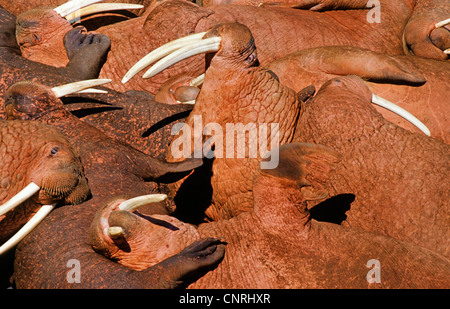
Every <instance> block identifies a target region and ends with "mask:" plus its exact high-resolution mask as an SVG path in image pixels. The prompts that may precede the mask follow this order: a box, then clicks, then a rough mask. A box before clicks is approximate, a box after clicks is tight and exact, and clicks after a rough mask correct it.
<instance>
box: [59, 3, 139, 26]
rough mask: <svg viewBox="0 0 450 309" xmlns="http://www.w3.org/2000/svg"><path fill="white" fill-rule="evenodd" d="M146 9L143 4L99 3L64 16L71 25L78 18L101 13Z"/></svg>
mask: <svg viewBox="0 0 450 309" xmlns="http://www.w3.org/2000/svg"><path fill="white" fill-rule="evenodd" d="M142 8H144V6H143V5H141V4H130V3H97V4H92V5H89V6H87V7H84V8H81V9H79V10H77V11H75V12H73V13H70V14H68V15H66V16H64V18H65V19H67V21H68V22H69V23H73V22H75V21H76V20H77V19H78V18H80V17H82V16H86V15H91V14H95V13H101V12H109V11H118V10H139V9H142Z"/></svg>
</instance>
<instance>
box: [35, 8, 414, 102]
mask: <svg viewBox="0 0 450 309" xmlns="http://www.w3.org/2000/svg"><path fill="white" fill-rule="evenodd" d="M411 11H412V8H410V7H408V6H407V5H406V4H404V3H403V2H399V3H395V4H390V5H389V6H386V9H385V10H384V11H383V16H384V21H383V23H379V24H377V23H368V22H367V19H366V15H367V13H366V12H365V11H348V12H343V11H329V12H324V13H317V12H310V11H303V10H292V9H290V8H259V7H251V6H232V7H231V6H213V7H210V8H202V7H198V6H197V5H195V4H193V3H190V2H187V1H180V0H175V1H163V2H160V3H155V4H152V5H151V6H150V7H149V8H148V10H147V11H146V12H145V14H144V15H142V16H140V17H138V18H135V19H131V20H128V21H124V22H121V23H117V24H113V25H110V26H105V27H101V28H99V29H97V31H98V32H99V33H102V34H105V35H107V36H108V37H109V38H110V39H111V42H112V43H111V45H112V47H111V51H110V53H109V55H108V60H107V62H106V64H105V65H104V67H103V69H102V72H101V74H100V77H101V78H110V79H112V80H113V81H114V82H113V83H112V84H111V87H112V88H113V89H115V90H118V91H125V90H127V89H134V90H146V91H148V92H150V93H152V94H155V93H156V92H157V91H158V89H159V87H160V86H161V85H162V84H163V83H164V82H165V81H167V80H168V79H169V78H171V77H174V76H176V75H179V74H181V73H186V72H188V73H189V74H191V75H193V76H198V75H200V74H201V73H203V72H204V69H205V59H204V57H203V56H196V57H192V58H191V59H187V60H185V61H181V62H180V63H178V64H176V65H175V66H174V67H173V68H171V69H169V70H166V71H165V72H163V73H161V74H158V75H156V76H154V77H153V78H150V79H149V80H145V81H143V80H141V79H139V78H133V79H131V80H130V81H129V82H128V83H126V84H122V83H121V82H120V81H121V79H122V77H123V76H124V75H125V73H126V72H127V71H128V70H129V69H130V68H131V67H132V66H133V65H134V64H135V63H136V62H137V61H138V60H139V59H141V58H142V57H143V56H145V55H146V54H147V53H149V52H150V51H152V50H153V49H155V48H157V47H159V46H161V45H162V44H164V43H167V42H168V41H171V40H173V39H176V38H179V37H181V36H185V35H187V34H191V33H194V32H201V31H207V30H209V29H210V28H211V27H213V26H214V25H216V24H218V23H223V22H234V21H236V22H240V23H243V24H245V25H247V26H248V27H249V28H250V29H251V31H252V32H253V34H254V37H255V41H256V44H257V45H258V46H260V51H259V61H260V62H261V64H262V65H264V64H267V63H270V62H271V61H273V60H275V59H277V58H280V57H282V56H284V55H287V54H289V53H292V52H295V51H297V50H300V49H305V48H311V47H316V46H324V45H355V46H361V47H364V48H369V49H372V50H375V51H379V52H385V53H389V54H401V53H403V49H402V42H401V34H402V31H403V28H404V26H405V24H406V22H407V20H408V18H409V15H410V14H411ZM44 15H46V14H41V15H40V17H41V18H40V19H38V20H39V21H40V22H41V23H42V25H45V26H47V25H50V24H52V22H51V21H45V22H44V20H43V19H42V18H43V17H44ZM50 15H51V14H50ZM180 16H183V18H180ZM60 19H61V20H62V18H60ZM281 20H282V21H283V22H282V23H281V22H278V21H281ZM171 21H173V22H175V21H176V24H174V25H171V24H170V22H171ZM63 22H64V20H63ZM55 23H57V22H55ZM266 24H270V25H271V27H267V26H266ZM62 29H66V28H65V27H63V28H62ZM356 29H357V31H356ZM278 33H285V35H283V36H279V35H278ZM317 33H320V34H321V35H317ZM356 33H357V34H356ZM143 37H145V39H143ZM293 38H295V40H293ZM42 40H43V39H42ZM59 44H60V43H59ZM56 46H57V45H56V43H55V47H54V48H57V47H56ZM51 50H52V49H50V48H47V49H45V50H42V51H41V52H50V51H51ZM57 54H58V53H56V52H51V55H50V54H48V56H46V57H41V58H42V59H52V61H53V63H47V64H50V65H55V64H56V63H57V62H58V63H59V62H63V63H64V61H67V60H66V59H55V55H57Z"/></svg>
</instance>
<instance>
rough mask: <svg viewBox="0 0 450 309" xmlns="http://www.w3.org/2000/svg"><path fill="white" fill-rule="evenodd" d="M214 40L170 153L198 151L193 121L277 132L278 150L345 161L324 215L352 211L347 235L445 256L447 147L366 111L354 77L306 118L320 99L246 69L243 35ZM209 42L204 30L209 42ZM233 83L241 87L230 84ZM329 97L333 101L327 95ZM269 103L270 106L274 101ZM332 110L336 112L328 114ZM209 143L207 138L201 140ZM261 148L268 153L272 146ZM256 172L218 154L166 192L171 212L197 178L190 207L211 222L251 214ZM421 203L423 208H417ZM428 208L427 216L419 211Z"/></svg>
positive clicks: (228, 28)
mask: <svg viewBox="0 0 450 309" xmlns="http://www.w3.org/2000/svg"><path fill="white" fill-rule="evenodd" d="M215 31H219V32H220V31H221V32H220V33H221V37H222V46H223V48H222V49H219V51H218V52H217V53H216V55H215V56H214V57H213V58H212V60H211V66H210V67H209V69H208V71H207V73H206V75H205V83H204V85H203V87H202V90H201V92H200V94H199V96H198V98H197V103H196V105H195V106H194V109H193V111H192V112H191V114H190V116H189V117H188V119H187V120H186V125H189V126H190V128H191V134H190V135H189V134H183V133H182V132H181V131H180V134H179V135H178V136H175V137H174V140H173V142H172V145H171V147H172V146H173V145H174V143H175V141H177V145H178V144H180V145H183V144H182V143H180V141H184V140H185V139H186V140H187V139H191V145H194V144H195V140H194V136H193V134H194V133H192V132H194V116H196V115H197V116H199V115H201V116H202V123H203V126H205V125H206V124H207V123H211V122H214V123H218V124H219V125H220V126H221V127H222V128H226V124H227V123H242V124H244V125H246V124H249V123H278V124H279V143H280V144H286V143H291V142H309V143H318V144H323V145H325V146H328V147H330V148H332V149H334V150H336V151H338V152H339V153H341V154H345V155H346V156H345V157H344V159H343V161H342V164H340V165H339V168H337V169H336V171H337V172H336V174H335V176H333V177H334V178H332V179H333V181H335V182H333V185H332V186H331V188H335V191H332V196H333V197H335V200H332V201H331V202H330V203H331V204H333V203H335V204H337V205H336V206H334V207H330V208H329V209H330V210H329V211H334V210H331V209H333V208H334V209H335V210H336V209H344V208H345V207H349V205H350V204H351V209H350V211H349V212H348V213H346V217H347V220H346V222H347V224H349V225H350V226H355V227H359V228H363V229H365V230H369V231H373V232H380V233H383V234H385V235H388V236H391V237H395V238H398V239H403V240H405V241H411V242H412V243H415V244H417V245H421V246H424V247H426V248H429V249H431V250H434V251H437V252H440V253H441V254H443V255H446V256H448V254H449V253H448V244H447V242H446V239H448V233H449V231H448V228H447V227H446V224H445V222H446V220H447V222H448V210H447V207H446V205H445V202H444V201H446V200H447V199H446V198H445V196H446V195H447V194H448V186H447V183H446V181H445V180H444V179H446V178H447V177H448V172H449V169H448V154H449V151H448V150H449V149H448V145H447V144H445V143H443V142H441V141H438V140H436V139H433V138H429V137H427V136H425V135H424V134H422V133H412V132H409V131H406V130H405V129H403V128H400V127H398V126H396V125H394V124H393V123H391V122H389V121H387V120H386V119H384V118H383V117H382V116H381V115H380V114H379V113H378V112H376V111H375V109H374V108H373V107H371V97H372V93H371V92H370V90H369V88H367V86H366V85H365V84H364V83H363V82H362V81H361V79H356V78H355V77H353V78H350V81H349V85H347V84H344V83H342V88H341V87H340V86H339V85H340V84H339V83H338V82H337V81H338V80H337V79H336V80H335V84H336V86H335V87H331V86H330V85H329V86H328V88H327V89H328V90H327V91H325V90H324V91H323V92H322V93H329V94H327V95H325V94H324V95H323V96H322V97H324V99H322V102H324V103H323V105H324V107H321V108H324V109H325V110H318V111H317V112H316V113H315V114H314V115H313V116H311V112H309V113H308V114H306V111H308V110H311V111H312V110H314V109H313V107H317V106H319V105H318V103H317V102H318V98H316V100H315V102H316V103H314V104H313V103H311V104H306V105H305V104H304V103H302V102H300V101H299V100H298V98H297V96H296V93H295V92H294V91H293V90H291V89H290V88H287V87H285V86H284V85H282V84H281V83H280V82H279V81H278V79H277V78H275V75H274V74H273V73H272V74H271V73H269V71H268V70H266V69H263V68H261V67H252V66H251V64H249V63H246V62H245V59H248V57H249V55H250V54H251V53H252V51H254V50H253V48H252V47H251V46H252V45H251V44H250V45H248V42H249V41H251V40H250V39H249V36H247V37H246V36H244V34H243V33H245V27H243V26H242V25H241V26H239V25H237V24H224V25H222V26H219V27H218V28H217V29H215ZM233 31H235V34H234V35H233ZM213 33H214V31H211V35H212V34H213ZM236 33H240V35H239V37H240V38H241V39H242V40H241V42H242V45H241V46H247V48H245V49H242V51H241V53H236V51H234V50H233V49H232V48H230V47H229V46H228V42H233V44H235V46H240V45H239V44H238V43H237V42H236V41H235V40H231V38H232V37H234V39H235V38H236ZM247 35H249V34H248V33H247ZM246 43H247V44H246ZM227 47H228V48H227ZM233 51H234V53H233ZM210 74H211V75H210ZM342 79H343V80H345V79H346V77H342ZM355 79H356V80H357V81H355ZM235 81H239V82H238V83H237V84H236V83H235ZM242 85H246V87H242ZM353 86H355V87H356V90H355V91H357V90H358V91H360V92H357V93H355V94H354V93H353V92H352V91H350V90H351V89H352V87H353ZM224 89H226V91H224ZM333 92H335V93H336V94H335V95H334V96H333ZM347 92H348V93H349V94H347ZM361 93H362V94H364V96H365V97H364V98H366V100H367V101H364V102H361V103H360V104H361V106H362V104H365V105H364V106H363V107H360V108H359V109H358V108H357V107H358V105H355V104H356V103H354V102H355V101H356V102H359V101H360V99H358V98H359V97H360V96H361ZM276 94H277V95H276ZM259 98H264V99H259ZM268 98H274V101H270V100H268ZM358 100H359V101H358ZM249 102H251V104H249ZM331 103H336V107H335V108H334V109H332V108H331V106H332V104H331ZM306 106H308V107H311V108H308V107H306ZM317 108H319V107H317ZM326 108H328V109H326ZM255 111H257V112H255ZM341 111H342V112H341ZM337 112H339V113H337ZM339 117H341V118H339ZM334 119H336V120H334ZM338 119H339V120H338ZM309 120H310V121H309ZM313 121H316V122H313ZM310 123H311V124H310ZM312 123H314V124H315V126H319V127H320V130H319V127H312V128H311V127H310V126H312ZM358 128H359V129H358ZM364 128H366V129H364ZM381 128H383V130H381ZM371 132H377V134H376V135H375V136H374V138H370V137H372V134H375V133H371ZM214 134H217V133H214ZM211 135H213V133H212V132H211ZM179 138H181V139H180V140H178V139H179ZM208 138H209V136H206V137H205V138H204V140H206V139H208ZM222 138H223V137H222ZM200 142H201V141H200ZM267 144H268V145H270V143H269V141H268V142H267ZM223 145H226V141H223ZM246 145H248V143H247V144H246ZM387 145H389V146H387ZM397 145H398V146H397ZM224 147H225V146H224ZM247 147H248V146H247ZM236 148H237V147H236V144H235V147H234V149H236ZM172 157H173V154H172V153H169V155H168V160H174V161H177V159H176V158H172ZM182 158H183V157H181V159H182ZM373 161H375V162H376V163H373V164H372V163H371V162H373ZM408 162H415V164H409V163H408ZM257 164H258V163H257V159H255V158H250V157H249V156H248V155H247V156H246V157H245V158H244V159H240V158H238V157H237V155H236V153H234V156H232V157H222V158H220V157H218V156H217V155H216V158H215V159H214V161H212V163H210V166H211V167H210V169H208V170H205V171H202V174H201V175H199V174H200V171H199V173H198V174H195V173H194V174H192V175H190V176H189V177H188V178H186V179H183V180H181V181H180V182H177V183H176V184H175V185H173V187H174V188H176V189H177V191H176V195H175V197H174V200H175V202H176V203H177V210H179V211H182V209H183V207H186V206H184V205H183V202H186V200H188V197H189V194H188V193H189V192H191V191H195V190H196V188H197V187H196V186H199V179H200V180H202V181H203V186H208V185H209V186H210V187H211V191H210V192H208V191H203V196H202V197H200V196H199V194H196V198H197V203H198V204H197V205H198V206H197V208H198V209H202V210H204V209H206V211H205V214H206V217H207V219H208V220H223V219H230V218H231V217H233V216H236V215H237V214H239V213H241V212H246V211H249V210H251V209H252V204H251V197H252V182H251V179H252V176H253V175H254V173H255V171H256V167H257V166H258V165H257ZM204 168H205V169H206V165H205V166H204ZM430 171H433V172H430ZM436 171H439V172H436ZM208 172H209V173H208ZM249 176H250V177H249ZM249 178H250V180H249ZM422 183H423V184H422ZM425 183H430V185H429V186H426V185H424V184H425ZM393 184H398V185H393ZM204 188H205V187H204ZM405 188H408V189H405ZM195 192H197V191H195ZM183 193H185V194H183ZM345 194H349V195H350V196H353V197H354V198H353V199H354V201H353V200H351V201H348V200H347V199H346V198H344V197H345ZM177 195H178V197H177ZM418 197H421V201H422V202H418ZM178 201H180V203H178ZM200 201H201V202H200ZM425 204H426V205H427V208H426V210H424V209H423V207H422V205H425ZM374 205H377V206H374ZM190 209H192V207H191V208H190ZM346 210H348V208H347V209H346ZM344 212H345V211H343V212H342V213H344ZM191 213H192V210H191ZM338 213H339V211H338ZM393 214H398V215H393ZM435 218H439V219H438V220H435ZM344 219H345V218H344ZM344 219H341V220H340V222H341V221H342V220H344Z"/></svg>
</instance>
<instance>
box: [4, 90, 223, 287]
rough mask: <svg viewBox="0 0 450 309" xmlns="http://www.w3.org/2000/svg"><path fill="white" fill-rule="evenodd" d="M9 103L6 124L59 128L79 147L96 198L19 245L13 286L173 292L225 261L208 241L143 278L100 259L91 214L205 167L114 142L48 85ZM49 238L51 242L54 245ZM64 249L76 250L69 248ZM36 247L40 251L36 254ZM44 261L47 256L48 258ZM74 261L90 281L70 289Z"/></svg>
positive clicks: (154, 207) (164, 210)
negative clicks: (91, 238) (16, 121)
mask: <svg viewBox="0 0 450 309" xmlns="http://www.w3.org/2000/svg"><path fill="white" fill-rule="evenodd" d="M7 102H9V104H8V105H7V106H6V110H7V115H8V118H9V119H12V118H20V119H27V120H37V121H40V122H43V123H47V124H50V125H52V126H53V127H58V128H60V129H61V131H62V132H63V133H64V134H65V135H66V136H67V138H68V139H69V140H70V141H71V143H72V144H73V145H75V148H76V150H77V151H78V153H79V154H80V156H81V158H82V160H83V164H84V167H85V173H86V176H87V177H88V178H89V179H91V180H90V182H89V185H90V187H91V192H92V196H93V197H92V199H91V200H89V201H88V202H87V203H83V204H81V205H79V207H76V208H73V209H71V210H70V211H66V210H63V209H61V210H59V211H57V212H55V213H51V214H50V217H48V220H46V221H45V222H43V224H41V225H40V226H39V227H38V228H37V229H36V230H34V231H33V232H32V233H31V234H30V236H29V237H28V238H27V239H25V240H23V241H22V242H21V243H20V247H19V248H18V250H17V251H16V260H15V274H14V279H15V283H16V286H18V287H21V288H31V287H32V288H43V287H45V288H49V287H51V288H75V287H86V288H117V287H121V288H125V287H129V288H133V287H141V288H150V287H160V288H173V287H177V286H182V285H184V284H186V282H190V280H194V279H193V278H195V275H196V274H198V273H201V274H203V273H204V272H205V271H208V270H209V268H210V267H211V266H212V265H215V264H216V263H217V262H218V261H219V260H220V259H221V257H222V256H223V249H221V250H215V249H214V248H215V245H216V242H215V240H210V239H209V240H208V239H206V240H200V241H199V242H197V243H195V244H193V246H191V247H189V248H186V250H184V251H183V252H182V253H180V255H177V256H174V257H172V258H170V259H168V260H165V261H163V262H162V264H159V265H155V267H154V268H152V269H149V271H146V272H142V273H138V272H136V271H131V272H130V271H129V270H128V269H125V268H123V267H117V265H114V264H111V262H110V261H108V260H106V259H104V258H102V257H101V256H100V255H98V254H96V253H95V252H94V251H92V249H91V248H90V247H89V246H87V245H86V244H87V242H86V241H85V237H86V234H85V233H84V231H86V230H87V228H88V226H89V224H90V222H92V219H93V215H94V212H95V210H96V209H97V208H98V207H99V206H100V205H103V204H104V203H105V202H107V201H109V200H111V199H112V198H113V197H115V196H133V195H143V194H149V193H159V189H158V184H157V183H156V182H154V181H151V180H154V179H156V178H158V177H161V176H164V175H165V174H167V173H169V174H177V173H179V172H181V173H183V172H185V171H190V170H191V169H192V168H195V167H197V166H198V165H199V164H201V161H200V162H198V160H191V161H186V162H184V163H183V164H177V165H173V164H167V163H163V162H161V161H158V160H155V159H153V158H151V157H149V156H147V155H145V154H143V153H141V152H139V151H137V150H134V149H133V148H131V147H129V146H127V145H125V144H122V143H119V142H116V141H114V140H113V139H111V138H108V137H107V136H105V135H104V134H103V133H101V132H100V131H98V130H97V129H95V128H94V127H91V126H90V125H88V124H86V123H84V122H82V121H81V120H79V119H78V118H76V117H75V116H73V115H72V114H70V113H69V112H67V111H66V110H65V109H64V106H63V105H62V102H61V101H60V100H59V99H57V98H56V97H55V96H54V95H53V94H52V93H51V91H50V88H48V87H46V86H42V85H36V84H32V83H18V84H15V85H14V86H12V87H10V89H9V91H8V94H7ZM169 206H170V205H169V202H167V204H166V202H160V203H155V204H151V205H148V207H145V208H144V209H143V213H146V214H168V208H169ZM74 218H76V219H74ZM44 223H45V224H44ZM58 235H59V236H58ZM48 237H51V239H52V241H51V242H50V243H49V241H48ZM28 241H30V242H29V243H28ZM30 244H33V245H30ZM67 246H70V248H72V249H71V250H67ZM37 248H39V249H38V251H37V252H36V251H35V250H37ZM43 248H46V250H48V251H46V250H43ZM211 248H213V249H214V250H211ZM204 250H206V253H205V252H204ZM47 252H52V255H51V258H49V257H48V256H47ZM44 255H45V256H46V258H43V256H44ZM69 257H70V258H69ZM74 258H75V259H78V260H79V261H80V263H82V267H83V273H84V272H85V271H86V273H85V274H86V275H85V276H86V277H85V280H84V281H83V284H82V285H80V286H78V285H71V284H70V282H68V281H67V280H66V274H67V271H68V268H67V267H66V266H65V264H66V263H67V261H68V260H69V259H74ZM50 269H51V271H50ZM106 269H108V271H106ZM106 272H107V273H108V274H107V275H106V277H103V278H102V280H103V279H104V280H105V281H99V279H100V278H99V276H98V275H99V274H103V273H106ZM109 276H111V277H109ZM44 277H45V278H44ZM105 278H111V279H110V280H107V279H105Z"/></svg>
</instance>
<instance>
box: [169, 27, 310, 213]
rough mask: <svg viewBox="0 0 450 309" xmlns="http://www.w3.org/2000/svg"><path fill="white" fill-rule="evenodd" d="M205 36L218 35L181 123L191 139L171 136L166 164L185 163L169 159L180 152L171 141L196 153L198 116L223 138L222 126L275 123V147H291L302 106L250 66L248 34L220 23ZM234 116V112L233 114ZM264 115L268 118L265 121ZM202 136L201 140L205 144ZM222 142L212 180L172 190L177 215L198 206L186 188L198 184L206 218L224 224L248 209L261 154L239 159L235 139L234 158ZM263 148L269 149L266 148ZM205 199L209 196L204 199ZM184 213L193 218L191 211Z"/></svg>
mask: <svg viewBox="0 0 450 309" xmlns="http://www.w3.org/2000/svg"><path fill="white" fill-rule="evenodd" d="M206 35H208V36H215V35H220V36H221V37H222V43H221V48H220V49H219V51H218V52H217V53H216V54H215V55H214V57H213V58H212V59H211V63H210V66H209V68H208V70H207V72H206V74H205V82H204V84H203V86H202V90H201V91H200V93H199V95H198V97H197V100H196V103H195V106H194V109H193V110H192V112H191V113H190V114H189V117H188V118H187V119H186V125H187V126H189V127H190V128H191V134H185V133H184V130H182V131H180V133H179V134H178V135H176V136H174V139H173V141H172V144H171V146H170V150H171V151H170V152H169V153H168V155H167V160H168V161H170V162H177V161H180V160H182V159H183V158H184V156H181V157H179V158H177V157H176V156H174V153H175V152H176V150H178V149H180V148H182V146H181V147H180V146H179V145H178V144H177V143H176V142H175V141H176V140H178V141H184V142H187V143H189V142H190V144H191V145H192V146H191V148H192V149H191V152H192V153H194V151H195V150H198V147H197V149H195V147H196V146H195V145H196V144H197V145H198V144H199V143H201V142H202V141H201V140H197V141H196V140H194V134H195V128H194V126H195V125H196V119H198V117H201V124H200V126H205V125H206V124H208V123H218V124H220V125H221V126H222V128H223V130H224V134H226V133H230V132H231V131H230V132H225V128H226V123H231V124H237V123H242V124H243V125H244V126H245V125H248V124H250V123H256V124H260V123H266V124H271V123H278V124H279V126H280V127H282V128H284V129H285V131H284V132H280V133H281V134H280V135H279V141H280V143H282V144H285V143H290V142H291V141H292V138H293V134H294V129H295V126H296V121H297V119H298V117H299V115H300V112H301V107H302V105H303V104H304V103H303V102H301V101H300V100H299V99H298V96H297V94H296V93H295V92H294V91H293V90H292V89H289V88H287V87H285V86H284V85H282V84H281V83H279V82H278V81H277V80H276V78H275V77H274V76H273V74H272V73H271V72H269V71H268V70H266V69H264V68H262V67H258V66H255V65H256V63H257V58H256V57H255V56H256V47H255V44H254V41H253V37H252V34H251V33H250V31H249V29H248V28H247V27H245V26H243V25H241V24H237V23H233V24H223V25H219V26H217V27H214V28H213V29H212V30H211V31H209V32H208V33H207V34H206ZM258 52H259V49H258ZM275 93H276V94H275ZM259 98H263V99H264V100H261V99H259ZM255 110H256V111H258V110H263V111H266V113H259V112H256V113H255ZM237 111H239V113H235V112H237ZM267 114H270V116H269V117H266V115H267ZM197 122H198V121H197ZM197 130H199V129H197ZM210 134H212V132H211V133H210ZM214 134H218V132H215V133H214ZM230 134H231V133H230ZM270 134H271V127H270V126H268V132H267V136H270ZM199 137H200V136H199ZM207 137H208V136H205V138H204V139H205V140H206V139H207ZM225 137H226V136H224V137H223V145H224V146H223V148H224V149H223V153H220V156H221V157H219V154H216V158H215V159H214V161H213V162H212V169H211V172H212V175H207V174H206V173H205V175H204V176H205V178H204V179H203V178H202V179H195V177H196V175H191V176H190V179H191V180H189V179H187V181H186V182H184V183H183V185H182V186H181V187H180V188H178V187H176V189H175V192H176V193H177V194H179V197H176V201H179V203H177V211H179V212H184V210H185V209H186V207H187V205H190V204H191V203H192V202H196V203H197V205H199V204H200V203H199V200H198V199H199V198H200V197H199V194H195V196H193V200H192V201H190V200H189V198H188V196H189V195H188V194H189V192H196V190H194V189H191V188H190V186H191V185H194V186H196V185H198V184H199V183H201V182H202V183H203V185H209V186H211V189H212V193H210V192H208V190H205V189H203V190H202V191H201V192H202V194H201V195H202V196H204V199H205V201H204V202H205V205H202V206H201V207H205V208H207V209H206V213H205V214H206V217H207V218H208V219H210V220H220V219H229V218H232V217H234V216H236V215H238V214H239V213H241V212H243V211H249V210H251V209H252V206H253V203H252V194H251V188H252V181H253V175H254V173H255V172H256V167H257V165H258V164H259V160H260V158H261V157H262V156H263V155H264V154H265V153H261V152H260V151H258V153H257V156H256V157H255V158H247V159H246V160H242V159H240V158H239V157H238V155H237V150H238V146H237V140H236V139H235V140H234V149H233V155H232V156H229V155H226V153H227V152H228V151H229V150H226V149H225V145H226V143H227V142H226V138H225ZM268 145H270V143H269V144H268ZM172 148H173V149H175V150H172ZM267 149H268V150H270V146H269V148H267ZM180 150H181V149H180ZM247 151H248V150H246V152H247ZM218 152H219V150H217V153H218ZM247 153H248V152H247ZM180 190H181V191H180ZM183 192H184V193H186V194H183ZM209 194H211V197H209V196H208V195H209ZM186 195H187V196H186ZM208 197H209V199H208ZM210 204H211V206H210ZM209 206H210V207H209ZM189 209H190V207H189ZM187 212H188V213H192V210H187Z"/></svg>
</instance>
